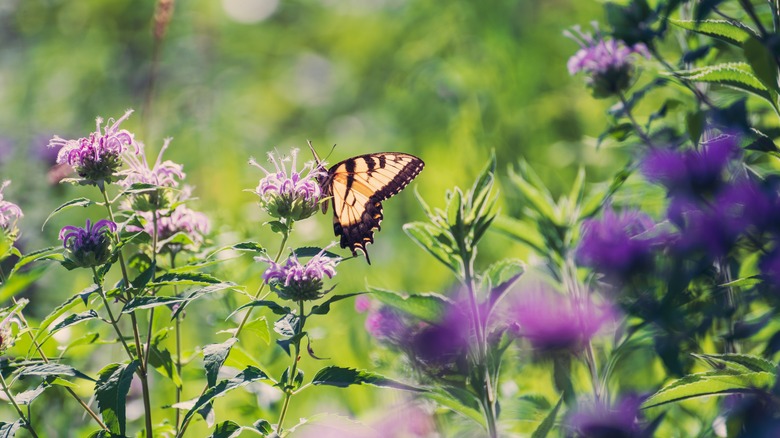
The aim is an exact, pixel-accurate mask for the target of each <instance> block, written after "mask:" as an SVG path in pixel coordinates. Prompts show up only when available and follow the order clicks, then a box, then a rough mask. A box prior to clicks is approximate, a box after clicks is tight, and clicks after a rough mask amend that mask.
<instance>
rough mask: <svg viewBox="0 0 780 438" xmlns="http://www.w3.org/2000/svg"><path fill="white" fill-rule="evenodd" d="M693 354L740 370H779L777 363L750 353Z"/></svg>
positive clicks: (773, 371)
mask: <svg viewBox="0 0 780 438" xmlns="http://www.w3.org/2000/svg"><path fill="white" fill-rule="evenodd" d="M693 356H694V357H697V358H699V359H703V360H705V361H707V362H708V363H709V362H710V361H711V362H714V363H716V364H721V365H723V366H725V367H727V368H731V369H733V370H735V371H739V372H756V371H766V372H768V373H775V372H776V370H777V365H776V364H775V363H773V362H772V361H769V360H767V359H764V358H763V357H760V356H753V355H750V354H737V353H728V354H694V355H693Z"/></svg>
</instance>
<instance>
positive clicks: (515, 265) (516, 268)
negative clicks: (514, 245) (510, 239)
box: [482, 259, 525, 307]
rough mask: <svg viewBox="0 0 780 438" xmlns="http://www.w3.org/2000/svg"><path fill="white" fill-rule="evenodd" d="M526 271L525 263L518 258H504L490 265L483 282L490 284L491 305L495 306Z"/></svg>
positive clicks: (483, 276)
mask: <svg viewBox="0 0 780 438" xmlns="http://www.w3.org/2000/svg"><path fill="white" fill-rule="evenodd" d="M524 273H525V263H523V262H522V261H521V260H517V259H504V260H501V261H499V262H496V263H494V264H492V265H490V267H488V269H487V270H486V271H485V273H484V274H483V275H482V278H483V280H482V281H483V283H487V284H489V285H490V292H489V294H490V306H491V307H492V306H495V304H496V303H497V302H498V301H499V300H500V299H501V298H502V297H503V296H504V294H506V292H507V291H508V290H509V288H510V287H512V285H513V284H515V283H516V282H517V280H519V279H520V277H521V276H522V275H523V274H524ZM487 284H486V285H485V286H487Z"/></svg>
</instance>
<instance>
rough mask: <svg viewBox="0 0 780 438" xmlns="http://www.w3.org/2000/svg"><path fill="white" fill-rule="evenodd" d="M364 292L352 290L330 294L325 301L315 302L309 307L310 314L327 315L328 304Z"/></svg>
mask: <svg viewBox="0 0 780 438" xmlns="http://www.w3.org/2000/svg"><path fill="white" fill-rule="evenodd" d="M365 293H366V292H354V293H351V294H343V295H332V296H331V297H330V298H328V299H327V300H326V301H324V302H322V303H320V304H317V305H316V306H314V307H312V308H311V312H310V313H309V314H310V315H327V314H328V312H330V305H331V304H333V303H335V302H336V301H341V300H343V299H346V298H352V297H354V296H357V295H363V294H365Z"/></svg>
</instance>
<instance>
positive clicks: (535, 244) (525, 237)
mask: <svg viewBox="0 0 780 438" xmlns="http://www.w3.org/2000/svg"><path fill="white" fill-rule="evenodd" d="M493 230H494V231H498V232H499V233H502V234H504V235H506V236H508V237H511V238H512V239H515V240H517V241H519V242H520V243H523V244H524V245H527V246H529V247H530V248H531V249H532V250H534V252H536V253H537V254H544V253H545V252H546V250H545V249H544V248H545V243H544V240H543V239H542V236H541V235H540V234H539V231H538V229H537V228H536V225H533V224H532V223H529V222H527V221H523V220H518V219H515V218H512V217H508V216H498V217H497V218H496V221H495V222H494V223H493Z"/></svg>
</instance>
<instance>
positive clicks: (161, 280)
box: [149, 272, 222, 287]
mask: <svg viewBox="0 0 780 438" xmlns="http://www.w3.org/2000/svg"><path fill="white" fill-rule="evenodd" d="M217 283H222V280H220V279H218V278H216V277H213V276H211V275H209V274H204V273H198V272H171V273H166V274H163V275H161V276H159V277H157V278H155V279H154V280H153V281H152V282H151V283H149V287H158V286H166V285H176V286H205V285H208V284H217Z"/></svg>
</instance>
